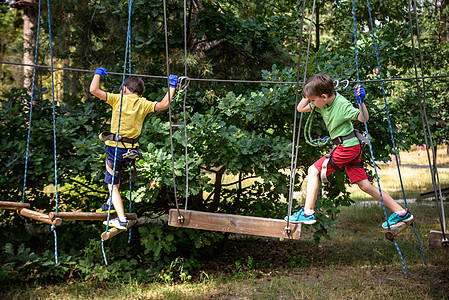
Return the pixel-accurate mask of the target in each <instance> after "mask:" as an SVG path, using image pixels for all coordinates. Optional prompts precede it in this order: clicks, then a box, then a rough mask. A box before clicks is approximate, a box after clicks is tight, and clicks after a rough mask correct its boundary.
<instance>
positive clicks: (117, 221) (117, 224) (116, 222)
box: [103, 217, 129, 230]
mask: <svg viewBox="0 0 449 300" xmlns="http://www.w3.org/2000/svg"><path fill="white" fill-rule="evenodd" d="M103 224H104V225H108V221H104V222H103ZM109 227H115V228H117V229H120V230H126V229H128V227H129V221H128V220H126V221H125V222H122V221H120V218H119V217H117V218H115V219H112V220H109Z"/></svg>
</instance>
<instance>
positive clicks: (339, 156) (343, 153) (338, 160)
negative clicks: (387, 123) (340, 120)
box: [313, 144, 368, 183]
mask: <svg viewBox="0 0 449 300" xmlns="http://www.w3.org/2000/svg"><path fill="white" fill-rule="evenodd" d="M361 156H362V147H360V145H355V146H352V147H343V146H342V145H341V144H340V145H338V146H337V149H335V151H334V153H332V160H333V161H334V163H335V164H336V165H337V166H339V167H340V166H344V165H347V164H350V163H358V162H360V161H361V159H360V158H361ZM325 159H326V157H325V156H323V157H321V158H320V159H318V160H317V161H316V162H315V163H314V164H313V165H314V166H315V168H317V169H318V171H319V172H321V166H322V165H323V162H324V160H325ZM345 169H346V173H348V176H349V181H350V182H351V183H354V182H356V181H359V180H363V179H368V177H367V176H366V172H365V169H363V168H361V167H351V166H346V167H345ZM333 172H335V170H334V168H333V167H332V166H331V164H330V163H328V164H327V172H326V176H329V175H330V174H332V173H333Z"/></svg>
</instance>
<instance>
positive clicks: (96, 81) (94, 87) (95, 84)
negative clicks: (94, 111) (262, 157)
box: [89, 68, 108, 100]
mask: <svg viewBox="0 0 449 300" xmlns="http://www.w3.org/2000/svg"><path fill="white" fill-rule="evenodd" d="M104 75H108V73H107V71H106V69H105V68H97V69H96V70H95V74H94V78H93V79H92V82H91V83H90V88H89V91H90V92H91V94H92V95H94V96H95V97H98V98H100V99H102V100H106V98H107V93H106V92H104V91H102V90H101V89H100V78H101V76H104Z"/></svg>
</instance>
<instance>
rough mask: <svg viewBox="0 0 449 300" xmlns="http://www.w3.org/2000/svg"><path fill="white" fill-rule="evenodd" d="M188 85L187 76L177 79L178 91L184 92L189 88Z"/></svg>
mask: <svg viewBox="0 0 449 300" xmlns="http://www.w3.org/2000/svg"><path fill="white" fill-rule="evenodd" d="M183 81H185V82H184V83H183ZM189 84H190V79H189V77H187V76H179V78H178V86H179V89H180V90H182V91H185V90H186V88H187V87H188V86H189Z"/></svg>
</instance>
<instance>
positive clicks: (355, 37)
mask: <svg viewBox="0 0 449 300" xmlns="http://www.w3.org/2000/svg"><path fill="white" fill-rule="evenodd" d="M352 16H353V21H354V52H355V64H356V74H357V85H359V64H358V56H357V26H356V18H355V0H352ZM360 110H361V112H362V116H363V124H364V125H365V132H366V136H367V138H368V145H369V150H370V154H371V161H372V163H373V167H374V172H375V175H376V180H377V186H378V189H379V195H380V200H381V203H382V208H383V211H384V214H385V219H386V221H387V227H388V230H390V229H391V228H390V223H389V222H388V215H387V211H386V209H385V203H384V199H383V196H382V190H381V188H380V180H379V175H378V173H377V167H376V162H375V159H374V153H373V146H372V144H371V139H370V136H369V131H368V125H367V123H366V117H365V112H364V110H363V104H362V103H361V104H360ZM393 241H394V240H393ZM394 244H395V245H396V249H397V250H398V253H399V256H400V257H401V260H402V266H403V270H404V276H405V277H407V272H406V269H405V262H404V258H403V257H402V254H401V251H400V250H399V247H398V245H397V244H396V241H394Z"/></svg>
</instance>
